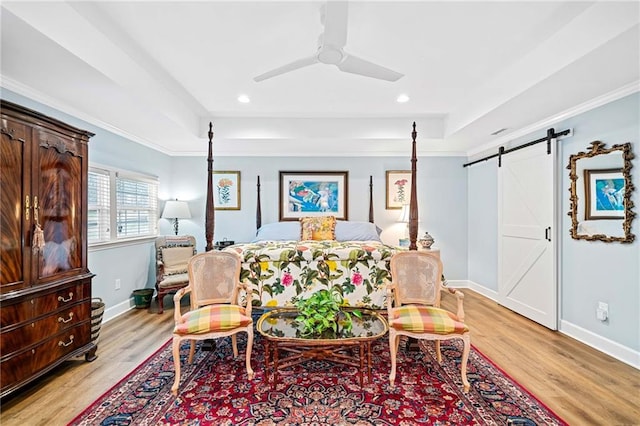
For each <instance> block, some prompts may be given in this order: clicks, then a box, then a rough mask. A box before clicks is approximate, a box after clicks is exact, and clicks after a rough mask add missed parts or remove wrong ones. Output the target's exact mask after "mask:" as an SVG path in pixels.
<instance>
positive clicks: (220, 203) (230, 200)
mask: <svg viewBox="0 0 640 426" xmlns="http://www.w3.org/2000/svg"><path fill="white" fill-rule="evenodd" d="M213 205H214V206H215V210H240V172H235V171H232V172H230V171H214V172H213Z"/></svg>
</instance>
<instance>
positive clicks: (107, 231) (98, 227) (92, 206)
mask: <svg viewBox="0 0 640 426" xmlns="http://www.w3.org/2000/svg"><path fill="white" fill-rule="evenodd" d="M87 186H88V187H89V189H88V204H89V206H88V207H89V208H88V214H87V217H88V226H87V234H88V238H89V244H92V243H102V242H106V241H109V240H110V239H111V226H110V222H111V213H110V210H109V205H110V202H109V200H110V193H111V192H110V189H109V188H110V185H109V171H108V170H102V169H95V168H91V169H90V170H89V180H88V183H87Z"/></svg>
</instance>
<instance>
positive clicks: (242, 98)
mask: <svg viewBox="0 0 640 426" xmlns="http://www.w3.org/2000/svg"><path fill="white" fill-rule="evenodd" d="M238 102H240V103H242V104H248V103H249V102H251V99H249V96H247V95H240V96H238Z"/></svg>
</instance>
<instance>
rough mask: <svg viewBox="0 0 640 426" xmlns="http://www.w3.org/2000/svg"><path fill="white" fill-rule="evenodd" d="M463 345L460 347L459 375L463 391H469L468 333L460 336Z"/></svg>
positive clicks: (469, 343)
mask: <svg viewBox="0 0 640 426" xmlns="http://www.w3.org/2000/svg"><path fill="white" fill-rule="evenodd" d="M462 342H463V344H464V347H463V349H462V360H460V375H461V376H462V384H463V391H464V392H465V393H466V392H469V388H470V387H471V385H469V380H467V360H468V359H469V352H470V351H471V337H470V336H469V335H468V334H464V335H463V336H462Z"/></svg>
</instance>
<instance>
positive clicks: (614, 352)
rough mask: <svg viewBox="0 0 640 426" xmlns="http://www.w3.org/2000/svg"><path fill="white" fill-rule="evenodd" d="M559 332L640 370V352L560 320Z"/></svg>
mask: <svg viewBox="0 0 640 426" xmlns="http://www.w3.org/2000/svg"><path fill="white" fill-rule="evenodd" d="M558 331H560V332H561V333H562V334H566V335H567V336H569V337H571V338H573V339H576V340H578V341H580V342H582V343H584V344H585V345H588V346H591V347H592V348H594V349H597V350H599V351H600V352H604V353H605V354H607V355H610V356H612V357H613V358H615V359H617V360H619V361H622V362H624V363H625V364H629V365H630V366H632V367H634V368H637V369H639V370H640V352H638V351H634V350H633V349H631V348H628V347H626V346H623V345H621V344H620V343H616V342H614V341H612V340H609V339H606V338H604V337H602V336H599V335H597V334H595V333H593V332H591V331H589V330H585V329H584V328H582V327H579V326H577V325H575V324H572V323H570V322H568V321H564V320H560V330H558Z"/></svg>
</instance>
